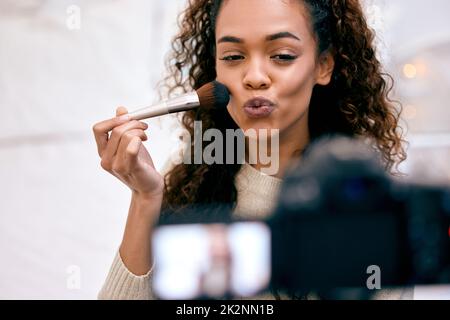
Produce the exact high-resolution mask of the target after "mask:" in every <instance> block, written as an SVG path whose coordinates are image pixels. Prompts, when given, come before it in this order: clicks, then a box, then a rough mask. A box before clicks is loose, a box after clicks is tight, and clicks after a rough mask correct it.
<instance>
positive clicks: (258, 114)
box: [244, 106, 275, 118]
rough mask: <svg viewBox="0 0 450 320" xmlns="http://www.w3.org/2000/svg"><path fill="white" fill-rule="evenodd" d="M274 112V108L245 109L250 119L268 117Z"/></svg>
mask: <svg viewBox="0 0 450 320" xmlns="http://www.w3.org/2000/svg"><path fill="white" fill-rule="evenodd" d="M273 110H275V107H274V106H260V107H244V111H245V113H246V114H247V116H248V117H250V118H264V117H268V116H269V115H270V114H271V113H272V111H273Z"/></svg>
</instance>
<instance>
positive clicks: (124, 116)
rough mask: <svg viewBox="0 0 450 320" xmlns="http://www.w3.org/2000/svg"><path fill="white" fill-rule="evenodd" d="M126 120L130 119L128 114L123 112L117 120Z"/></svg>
mask: <svg viewBox="0 0 450 320" xmlns="http://www.w3.org/2000/svg"><path fill="white" fill-rule="evenodd" d="M127 120H130V115H129V114H124V115H123V116H120V117H119V121H127Z"/></svg>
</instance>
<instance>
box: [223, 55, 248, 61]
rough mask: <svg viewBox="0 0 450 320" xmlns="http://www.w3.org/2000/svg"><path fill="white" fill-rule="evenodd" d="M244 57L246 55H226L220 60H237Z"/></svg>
mask: <svg viewBox="0 0 450 320" xmlns="http://www.w3.org/2000/svg"><path fill="white" fill-rule="evenodd" d="M243 58H244V57H243V56H240V55H231V56H225V57H223V58H222V59H220V60H223V61H236V60H241V59H243Z"/></svg>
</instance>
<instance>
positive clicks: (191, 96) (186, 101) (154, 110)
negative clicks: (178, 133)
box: [130, 91, 200, 120]
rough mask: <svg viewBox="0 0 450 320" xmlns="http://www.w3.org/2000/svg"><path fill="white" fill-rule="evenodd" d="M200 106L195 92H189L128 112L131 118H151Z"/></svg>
mask: <svg viewBox="0 0 450 320" xmlns="http://www.w3.org/2000/svg"><path fill="white" fill-rule="evenodd" d="M198 106H200V100H199V98H198V95H197V92H195V91H194V92H190V93H186V94H183V95H181V96H178V97H176V98H172V99H168V100H164V101H162V102H160V103H158V104H154V105H152V106H149V107H145V108H142V109H139V110H136V111H134V112H132V113H130V116H131V119H132V120H142V119H148V118H153V117H157V116H161V115H165V114H169V113H175V112H180V111H186V110H190V109H194V108H197V107H198Z"/></svg>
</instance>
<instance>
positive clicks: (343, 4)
mask: <svg viewBox="0 0 450 320" xmlns="http://www.w3.org/2000/svg"><path fill="white" fill-rule="evenodd" d="M298 1H302V2H303V3H304V5H305V7H306V8H307V9H308V11H309V15H310V20H311V23H312V27H313V30H314V33H315V36H316V38H317V40H318V54H320V53H322V52H324V51H326V50H332V51H331V52H332V53H333V55H334V59H335V68H334V71H333V76H332V79H331V82H330V83H329V84H328V85H326V86H319V85H317V86H316V87H315V88H314V89H313V95H312V98H311V102H310V106H309V110H310V111H309V119H308V122H309V130H310V139H311V141H313V140H314V139H316V138H319V137H321V136H323V135H327V134H335V133H338V134H345V135H350V136H354V137H364V138H369V139H372V140H373V145H374V148H375V150H377V151H378V152H379V154H380V155H381V158H382V159H383V162H384V164H385V166H386V169H387V170H388V171H390V172H392V173H395V172H394V171H397V166H398V164H399V163H400V162H402V161H403V160H405V159H406V153H405V150H404V147H403V142H404V140H403V139H402V130H401V128H400V127H399V125H398V123H399V117H400V112H401V105H400V103H396V102H394V101H393V100H391V99H390V98H389V97H388V96H389V93H390V91H391V90H392V86H393V79H392V78H391V77H390V76H389V75H388V74H386V73H383V72H382V67H381V64H380V62H379V61H378V59H377V57H376V52H375V48H374V32H373V31H372V30H371V29H370V28H369V27H368V25H367V23H366V19H365V16H364V13H363V10H362V7H361V5H360V3H359V1H358V0H298ZM222 2H223V0H189V2H188V6H187V8H186V9H185V10H184V11H183V12H182V13H181V15H180V17H179V18H180V20H179V27H180V32H179V34H178V35H176V37H175V38H174V40H173V42H172V54H171V55H170V56H169V59H168V60H167V68H168V71H169V76H168V77H167V78H166V79H165V82H164V83H165V88H166V89H168V91H167V95H168V96H169V97H170V96H171V95H173V94H174V93H182V92H188V91H190V90H196V89H198V88H200V87H201V86H203V85H204V84H206V83H208V82H211V81H213V80H215V79H216V69H215V24H216V19H217V16H218V13H219V10H220V6H221V4H222ZM325 106H326V107H325ZM225 113H226V114H225V115H224V114H217V113H216V114H214V113H211V112H205V111H203V110H201V109H200V108H197V109H196V110H191V111H187V112H185V113H184V114H183V116H182V119H181V121H182V125H183V126H184V128H185V129H186V130H187V131H188V132H189V133H190V134H191V136H193V134H194V121H195V120H200V121H202V126H203V129H204V130H206V129H209V128H216V129H219V130H221V131H222V132H223V133H225V129H227V128H234V129H237V128H238V127H237V125H236V123H234V121H233V120H232V119H231V117H230V116H229V115H228V112H225ZM187 147H189V146H187ZM191 150H192V152H191V154H193V145H191ZM225 153H226V150H225V149H224V153H223V154H224V155H225ZM240 166H241V165H239V164H236V165H229V164H213V165H208V164H179V165H176V166H175V167H174V168H173V169H172V170H171V171H170V172H168V173H167V174H166V176H165V181H166V186H165V191H164V201H163V209H164V208H172V209H174V208H183V207H186V206H187V205H190V204H207V203H220V204H227V205H229V206H231V207H233V206H234V205H235V203H236V198H237V191H236V188H235V186H234V177H235V176H236V174H237V172H238V171H239V169H240ZM218 181H220V183H217V182H218Z"/></svg>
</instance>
